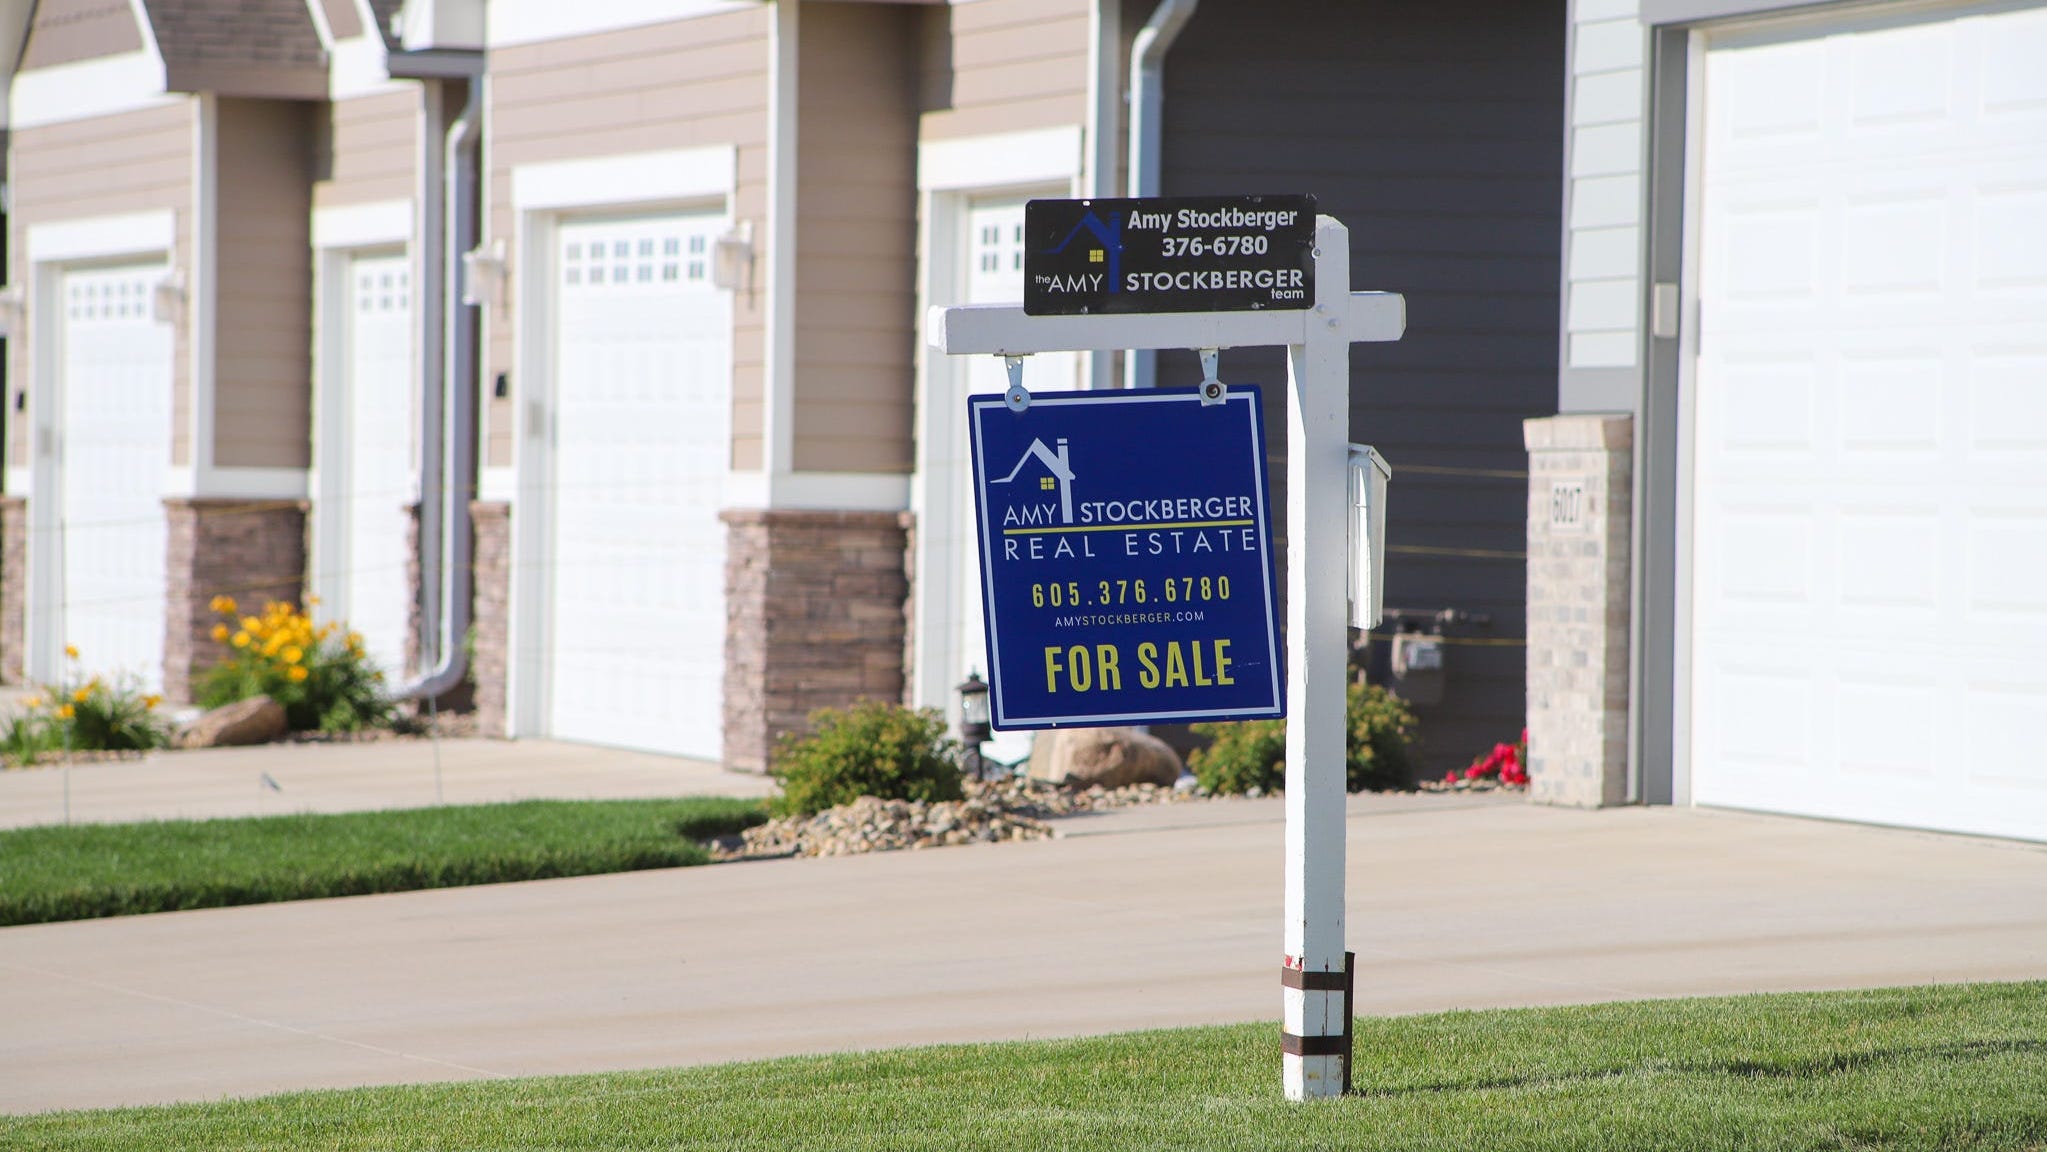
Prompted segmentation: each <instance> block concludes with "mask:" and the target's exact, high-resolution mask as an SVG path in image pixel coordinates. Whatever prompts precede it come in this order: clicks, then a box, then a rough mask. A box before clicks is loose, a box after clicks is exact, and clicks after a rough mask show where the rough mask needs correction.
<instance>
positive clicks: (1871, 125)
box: [1690, 10, 2047, 839]
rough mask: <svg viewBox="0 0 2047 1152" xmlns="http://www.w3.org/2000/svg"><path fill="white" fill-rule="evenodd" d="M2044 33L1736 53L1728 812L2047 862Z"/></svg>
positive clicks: (1696, 586)
mask: <svg viewBox="0 0 2047 1152" xmlns="http://www.w3.org/2000/svg"><path fill="white" fill-rule="evenodd" d="M2043 29H2047V13H2043V12H2042V11H2040V10H2033V11H2026V12H2019V13H2009V12H2007V13H1992V14H1988V15H1982V16H1972V17H1968V18H1964V19H1961V20H1950V21H1939V20H1933V21H1926V20H1921V21H1920V22H1918V23H1910V24H1902V25H1899V26H1895V27H1888V28H1867V29H1863V30H1859V31H1858V30H1854V29H1851V28H1849V26H1847V25H1845V24H1844V25H1843V26H1842V30H1840V31H1837V32H1834V33H1832V34H1824V35H1817V36H1814V37H1812V38H1811V39H1809V40H1807V41H1805V42H1802V43H1800V42H1786V43H1773V44H1760V45H1756V46H1753V47H1748V48H1743V47H1740V46H1738V45H1737V44H1736V42H1733V41H1727V42H1716V43H1715V45H1714V46H1713V47H1711V48H1710V49H1709V51H1708V55H1707V64H1706V77H1705V90H1706V105H1705V109H1704V113H1705V116H1706V126H1705V129H1706V130H1705V133H1704V138H1705V140H1706V142H1707V143H1706V155H1705V169H1704V172H1703V174H1702V181H1701V183H1702V185H1703V196H1704V200H1703V203H1702V204H1701V206H1700V209H1701V212H1700V219H1701V227H1702V234H1701V243H1700V252H1701V256H1702V263H1701V266H1700V269H1699V280H1698V283H1699V296H1700V320H1699V342H1700V343H1699V348H1700V353H1699V357H1698V361H1697V365H1696V374H1695V390H1696V417H1695V420H1694V421H1693V423H1692V425H1691V429H1690V435H1691V437H1692V443H1693V446H1694V449H1695V453H1696V455H1695V461H1696V466H1695V475H1694V488H1693V517H1694V519H1693V528H1694V539H1693V552H1692V555H1693V577H1692V585H1691V586H1692V617H1693V626H1692V647H1691V653H1692V664H1691V668H1690V680H1691V691H1692V697H1691V700H1692V708H1691V723H1692V743H1691V752H1692V784H1693V796H1694V799H1695V800H1698V801H1699V802H1702V803H1710V804H1724V805H1728V806H1732V807H1744V808H1755V809H1761V810H1767V811H1779V812H1792V813H1799V814H1806V815H1815V816H1828V817H1835V818H1844V819H1855V820H1870V821H1879V822H1887V823H1900V824H1912V825H1919V826H1925V827H1933V828H1941V829H1949V830H1955V831H1965V832H1979V833H1986V834H1993V835H2015V836H2025V837H2029V838H2034V839H2047V781H2043V780H2042V779H2041V778H2040V777H2041V775H2042V773H2041V772H2040V771H2039V770H2036V769H2034V768H2033V767H2032V766H2031V762H2028V763H2027V764H2026V765H2025V766H2023V767H2018V768H2007V767H2005V766H2004V762H2005V761H2008V760H2013V759H2020V758H2024V757H2025V756H2026V755H2027V753H2026V752H2025V747H2026V741H2028V740H2032V741H2035V742H2036V741H2037V739H2038V733H2039V732H2040V731H2041V730H2042V728H2043V726H2047V680H2043V677H2047V673H2042V672H2041V671H2038V670H2037V667H2038V665H2039V664H2040V661H2039V660H2038V653H2039V652H2041V651H2047V579H2043V578H2041V577H2040V575H2039V573H2041V572H2047V130H2036V131H2032V132H2030V133H2018V132H2013V131H2011V130H2010V126H2011V125H2013V124H2017V123H2020V122H2031V121H2028V118H2029V117H2034V116H2040V115H2042V114H2047V85H2043V84H2042V83H2041V82H2040V81H2039V80H2038V79H2037V76H2038V75H2039V74H2040V73H2043V72H2047V69H2041V68H2039V66H2038V63H2037V61H2038V59H2039V58H2038V57H2037V56H2036V57H2034V58H2033V62H2032V63H2031V64H2030V65H2028V66H2027V71H2026V74H2025V75H2024V76H2020V75H2019V73H2018V71H2016V70H2015V69H2016V65H2015V64H2014V63H2013V61H2015V60H2016V59H2017V58H2016V57H2014V56H2013V55H2012V53H2011V51H2010V49H2009V48H2008V47H2007V45H2006V43H2005V40H2004V38H2005V37H2009V38H2010V40H2011V42H2013V43H2030V42H2031V40H2030V39H2029V38H2031V37H2036V36H2041V35H2047V33H2043V31H2042V30H2043ZM2043 42H2047V41H2043ZM2036 89H2041V90H2043V91H2036ZM2036 103H2037V104H2038V107H2035V106H2034V105H2035V104H2036ZM2037 123H2039V124H2040V125H2041V126H2042V128H2043V129H2047V118H2043V119H2040V120H2039V121H2037ZM1801 233H1803V234H1802V235H1801ZM2034 759H2035V760H2037V759H2038V757H2034Z"/></svg>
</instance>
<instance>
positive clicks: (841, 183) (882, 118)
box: [793, 4, 917, 472]
mask: <svg viewBox="0 0 2047 1152" xmlns="http://www.w3.org/2000/svg"><path fill="white" fill-rule="evenodd" d="M915 17H916V12H915V10H914V9H910V8H904V7H894V6H890V5H881V4H861V5H852V4H848V5H836V4H820V5H815V6H812V7H809V8H806V9H805V10H804V13H803V25H802V35H801V40H800V42H799V44H800V53H801V62H800V65H799V69H798V76H799V78H800V79H799V82H798V88H797V114H796V115H797V128H796V140H797V145H796V147H797V156H796V179H797V192H796V211H797V221H796V236H797V239H796V389H795V412H794V414H793V419H794V422H795V423H794V429H793V432H794V437H793V438H794V441H795V444H794V461H793V465H794V467H795V468H796V469H797V470H798V471H817V472H907V471H909V470H910V466H911V457H912V445H911V441H910V426H911V418H912V412H911V405H912V395H911V372H912V367H911V354H912V352H913V348H912V344H913V343H914V337H913V336H912V331H913V329H914V318H915V317H914V312H915V308H916V280H915V264H914V261H913V260H912V258H911V253H912V252H913V251H914V250H915V245H916V205H917V179H916V176H917V138H916V111H917V110H916V94H917V93H916V84H917V76H916V72H915V69H914V65H915V58H916V48H917V36H916V32H917V28H916V22H915Z"/></svg>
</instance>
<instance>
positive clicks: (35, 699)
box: [21, 696, 43, 711]
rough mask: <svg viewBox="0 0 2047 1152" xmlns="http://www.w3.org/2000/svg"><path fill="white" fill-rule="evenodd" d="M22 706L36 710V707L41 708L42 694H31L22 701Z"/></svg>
mask: <svg viewBox="0 0 2047 1152" xmlns="http://www.w3.org/2000/svg"><path fill="white" fill-rule="evenodd" d="M21 706H22V707H23V708H27V709H29V710H30V711H34V710H35V709H37V708H41V707H42V706H43V698H42V697H41V696H31V697H29V698H28V699H26V700H23V701H22V702H21Z"/></svg>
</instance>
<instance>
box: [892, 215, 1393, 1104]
mask: <svg viewBox="0 0 2047 1152" xmlns="http://www.w3.org/2000/svg"><path fill="white" fill-rule="evenodd" d="M1314 258H1315V304H1314V307H1312V308H1309V309H1302V310H1287V311H1278V310H1275V311H1258V312H1180V313H1149V314H1140V315H1090V316H1027V315H1025V314H1024V311H1023V309H1022V308H1021V307H1018V306H1015V305H994V304H969V305H962V306H958V307H952V308H942V307H934V308H933V309H931V312H930V315H929V317H928V320H927V328H926V336H927V338H928V339H929V340H930V342H931V344H932V346H933V347H935V348H938V349H939V350H941V351H944V352H947V353H950V354H952V355H956V356H959V355H969V354H992V355H997V356H1027V355H1030V354H1032V353H1036V352H1091V351H1120V350H1126V349H1157V348H1189V349H1196V350H1211V349H1219V348H1246V347H1260V346H1265V347H1270V346H1274V345H1284V346H1286V348H1287V384H1288V389H1287V514H1286V525H1287V573H1286V581H1287V584H1286V587H1287V605H1286V622H1287V714H1288V716H1289V721H1288V723H1287V741H1286V933H1285V959H1284V964H1283V967H1282V971H1281V979H1280V982H1281V985H1282V989H1283V991H1282V1003H1283V1023H1282V1028H1283V1032H1284V1035H1283V1037H1282V1049H1283V1051H1284V1055H1283V1056H1282V1069H1283V1073H1284V1082H1285V1086H1286V1094H1287V1097H1288V1098H1289V1099H1294V1100H1303V1099H1308V1098H1312V1097H1320V1096H1335V1095H1339V1094H1340V1093H1342V1091H1343V1087H1344V1082H1345V1080H1346V1078H1347V1077H1346V1073H1347V1071H1348V1070H1347V1069H1346V1068H1345V1067H1344V1064H1345V1055H1344V1053H1345V1051H1346V1049H1345V1048H1344V1046H1343V1044H1344V1036H1345V1034H1346V1033H1347V1032H1348V1025H1349V1020H1348V1015H1349V1010H1350V1009H1349V1005H1348V1003H1347V1002H1346V997H1345V993H1344V977H1343V972H1344V925H1343V919H1344V909H1343V899H1344V897H1343V881H1344V784H1345V772H1344V738H1345V723H1344V688H1345V684H1346V682H1347V680H1348V678H1349V664H1348V661H1349V644H1348V642H1347V637H1346V635H1345V632H1344V626H1345V620H1346V613H1347V607H1348V601H1347V597H1348V588H1349V581H1348V575H1347V566H1348V562H1349V545H1348V517H1349V515H1350V495H1349V492H1350V488H1349V461H1350V346H1351V345H1352V344H1355V343H1360V342H1365V341H1390V340H1398V339H1400V336H1401V333H1402V331H1403V330H1404V329H1405V328H1406V325H1407V317H1406V302H1405V301H1404V300H1403V299H1402V298H1401V297H1400V296H1399V295H1398V294H1396V293H1389V292H1352V291H1351V290H1350V230H1349V229H1347V228H1345V227H1344V226H1343V225H1342V224H1341V223H1339V222H1337V221H1336V220H1334V219H1332V218H1330V217H1328V216H1322V217H1318V218H1317V220H1316V222H1315V253H1314ZM1026 384H1028V381H1026Z"/></svg>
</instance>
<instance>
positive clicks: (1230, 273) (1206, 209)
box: [1023, 196, 1315, 316]
mask: <svg viewBox="0 0 2047 1152" xmlns="http://www.w3.org/2000/svg"><path fill="white" fill-rule="evenodd" d="M1023 257H1024V313H1025V314H1026V315H1030V316H1078V315H1100V314H1104V313H1107V314H1111V315H1116V314H1124V313H1135V312H1256V311H1262V310H1265V309H1268V308H1307V307H1310V306H1311V305H1313V304H1314V302H1315V198H1314V197H1313V196H1175V197H1152V198H1146V199H1142V200H1106V199H1104V200H1032V201H1030V202H1029V203H1027V204H1025V205H1024V252H1023Z"/></svg>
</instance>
